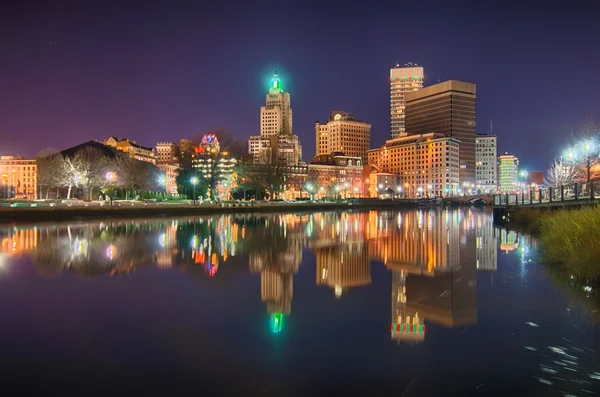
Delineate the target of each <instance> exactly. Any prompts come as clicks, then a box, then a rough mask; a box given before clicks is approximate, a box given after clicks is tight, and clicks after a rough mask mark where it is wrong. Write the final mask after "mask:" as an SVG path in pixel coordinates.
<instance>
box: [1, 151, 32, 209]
mask: <svg viewBox="0 0 600 397" xmlns="http://www.w3.org/2000/svg"><path fill="white" fill-rule="evenodd" d="M37 171H38V169H37V162H36V161H35V160H27V159H24V158H23V157H21V156H2V157H0V176H1V177H2V184H1V187H0V189H1V191H0V197H4V198H26V199H36V198H37V191H38V181H37V178H38V172H37Z"/></svg>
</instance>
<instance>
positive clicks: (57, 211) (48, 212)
mask: <svg viewBox="0 0 600 397" xmlns="http://www.w3.org/2000/svg"><path fill="white" fill-rule="evenodd" d="M415 207H417V203H416V202H415V201H412V200H366V201H359V202H355V203H346V202H334V203H309V202H299V203H257V204H248V205H243V204H223V205H206V204H203V205H196V206H193V205H185V204H171V205H169V204H162V203H160V204H156V203H148V204H135V205H125V204H122V205H121V206H112V207H108V206H99V205H96V206H92V205H89V206H87V207H86V206H72V207H69V206H57V207H44V208H27V207H17V208H2V209H0V223H10V222H37V221H62V220H74V219H102V218H116V217H118V218H122V217H127V218H144V217H162V216H187V215H207V216H210V215H219V214H228V213H262V214H267V213H282V212H319V211H346V210H357V211H362V210H383V209H396V208H398V209H400V208H415Z"/></svg>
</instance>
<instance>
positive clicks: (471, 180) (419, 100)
mask: <svg viewBox="0 0 600 397" xmlns="http://www.w3.org/2000/svg"><path fill="white" fill-rule="evenodd" d="M475 100H476V85H475V84H472V83H464V82H462V81H456V80H449V81H445V82H442V83H438V84H435V85H432V86H429V87H425V88H422V89H420V90H418V91H413V92H408V93H406V95H405V101H406V119H405V121H406V133H407V134H409V135H418V134H427V133H430V132H435V133H439V134H443V135H445V136H451V137H452V138H454V139H456V140H457V141H459V142H460V153H459V160H460V170H459V181H460V186H461V188H462V187H466V185H469V186H471V185H474V184H475Z"/></svg>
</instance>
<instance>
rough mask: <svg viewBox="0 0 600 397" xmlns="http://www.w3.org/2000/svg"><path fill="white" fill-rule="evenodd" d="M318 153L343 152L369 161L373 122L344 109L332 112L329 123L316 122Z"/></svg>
mask: <svg viewBox="0 0 600 397" xmlns="http://www.w3.org/2000/svg"><path fill="white" fill-rule="evenodd" d="M315 142H316V151H315V153H316V155H317V156H319V155H327V154H330V153H333V152H343V153H345V154H347V155H348V156H355V157H360V158H361V159H362V161H363V162H365V161H367V150H369V148H370V147H371V124H369V123H366V122H364V121H360V120H356V118H355V117H354V116H353V115H351V114H349V113H346V112H344V111H334V112H332V113H331V116H330V117H329V120H328V121H327V123H323V124H321V123H319V122H316V123H315Z"/></svg>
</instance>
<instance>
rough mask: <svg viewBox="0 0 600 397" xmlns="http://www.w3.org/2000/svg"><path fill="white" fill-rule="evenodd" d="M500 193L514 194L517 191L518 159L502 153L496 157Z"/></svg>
mask: <svg viewBox="0 0 600 397" xmlns="http://www.w3.org/2000/svg"><path fill="white" fill-rule="evenodd" d="M498 175H499V180H500V186H499V190H500V193H516V192H518V190H519V159H518V158H516V157H515V156H513V155H512V154H508V153H504V154H503V155H502V156H500V157H498Z"/></svg>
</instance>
